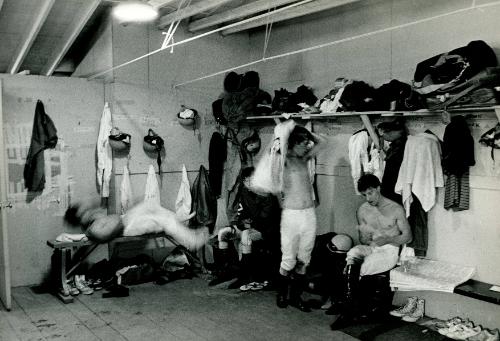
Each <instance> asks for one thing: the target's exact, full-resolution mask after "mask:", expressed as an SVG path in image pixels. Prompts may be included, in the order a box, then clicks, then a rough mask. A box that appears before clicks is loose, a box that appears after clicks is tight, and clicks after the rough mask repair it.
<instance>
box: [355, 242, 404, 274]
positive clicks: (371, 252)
mask: <svg viewBox="0 0 500 341" xmlns="http://www.w3.org/2000/svg"><path fill="white" fill-rule="evenodd" d="M398 258H399V247H397V246H394V245H391V244H386V245H382V246H368V245H356V246H354V247H353V248H351V249H350V250H349V251H348V252H347V258H346V262H347V264H353V263H356V262H363V263H362V264H361V271H360V275H361V276H365V275H375V274H379V273H382V272H385V271H388V270H390V269H392V268H393V267H395V266H396V263H397V262H398Z"/></svg>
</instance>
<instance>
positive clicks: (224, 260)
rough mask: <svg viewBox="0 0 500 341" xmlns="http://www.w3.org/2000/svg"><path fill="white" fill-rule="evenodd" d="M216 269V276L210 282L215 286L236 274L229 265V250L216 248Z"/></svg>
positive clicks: (210, 284)
mask: <svg viewBox="0 0 500 341" xmlns="http://www.w3.org/2000/svg"><path fill="white" fill-rule="evenodd" d="M214 260H215V266H216V268H215V271H214V278H213V279H212V280H211V281H210V282H208V285H209V286H214V285H217V284H220V283H224V282H227V281H230V280H231V279H233V278H235V277H236V275H235V274H234V272H233V271H232V270H231V269H230V266H229V250H228V249H215V248H214Z"/></svg>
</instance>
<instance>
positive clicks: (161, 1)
mask: <svg viewBox="0 0 500 341" xmlns="http://www.w3.org/2000/svg"><path fill="white" fill-rule="evenodd" d="M176 1H177V0H149V1H148V3H149V4H150V5H151V6H154V7H156V8H162V7H165V6H168V5H170V4H172V3H174V2H176Z"/></svg>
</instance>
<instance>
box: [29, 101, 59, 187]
mask: <svg viewBox="0 0 500 341" xmlns="http://www.w3.org/2000/svg"><path fill="white" fill-rule="evenodd" d="M56 145H57V130H56V127H55V126H54V122H52V120H51V119H50V117H49V116H48V115H47V114H46V113H45V109H44V107H43V103H42V101H40V100H38V101H37V103H36V108H35V118H34V121H33V132H32V134H31V143H30V149H29V151H28V156H27V157H26V165H25V166H24V185H25V186H26V188H27V189H28V191H31V192H37V191H42V190H43V188H44V187H45V161H44V156H43V151H44V150H45V149H47V148H54V147H55V146H56Z"/></svg>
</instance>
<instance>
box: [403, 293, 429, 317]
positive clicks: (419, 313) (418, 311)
mask: <svg viewBox="0 0 500 341" xmlns="http://www.w3.org/2000/svg"><path fill="white" fill-rule="evenodd" d="M424 312H425V301H424V299H423V298H419V299H418V300H417V305H416V307H415V309H413V311H411V312H410V313H409V314H406V315H404V316H403V317H402V320H403V321H406V322H416V321H418V320H419V319H421V318H422V317H424Z"/></svg>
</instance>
